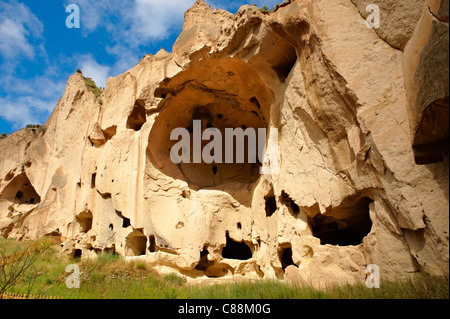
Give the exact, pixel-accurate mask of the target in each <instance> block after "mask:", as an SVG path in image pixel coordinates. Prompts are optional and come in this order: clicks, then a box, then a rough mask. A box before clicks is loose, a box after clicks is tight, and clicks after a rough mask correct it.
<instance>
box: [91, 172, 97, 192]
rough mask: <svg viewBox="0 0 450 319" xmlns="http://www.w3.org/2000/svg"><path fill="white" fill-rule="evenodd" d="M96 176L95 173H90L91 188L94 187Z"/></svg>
mask: <svg viewBox="0 0 450 319" xmlns="http://www.w3.org/2000/svg"><path fill="white" fill-rule="evenodd" d="M96 178H97V173H94V174H92V175H91V189H94V188H95V179H96Z"/></svg>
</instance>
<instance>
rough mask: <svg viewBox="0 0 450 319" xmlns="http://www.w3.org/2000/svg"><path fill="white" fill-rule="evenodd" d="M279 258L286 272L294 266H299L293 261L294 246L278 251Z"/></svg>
mask: <svg viewBox="0 0 450 319" xmlns="http://www.w3.org/2000/svg"><path fill="white" fill-rule="evenodd" d="M278 257H279V259H280V262H281V268H283V270H286V268H287V267H288V266H291V265H294V266H296V267H297V265H296V264H295V263H294V260H293V259H292V246H290V245H289V246H288V247H285V248H282V249H281V250H280V251H278Z"/></svg>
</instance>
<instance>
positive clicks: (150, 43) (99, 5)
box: [0, 0, 282, 134]
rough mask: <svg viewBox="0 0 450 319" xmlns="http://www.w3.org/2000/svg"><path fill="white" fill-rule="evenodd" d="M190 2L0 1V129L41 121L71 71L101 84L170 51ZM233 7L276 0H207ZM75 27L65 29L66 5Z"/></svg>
mask: <svg viewBox="0 0 450 319" xmlns="http://www.w3.org/2000/svg"><path fill="white" fill-rule="evenodd" d="M194 2H195V0H102V1H92V0H38V1H37V0H0V133H2V132H4V133H7V134H10V133H11V132H13V131H17V130H18V129H21V128H23V127H24V126H26V125H27V124H44V123H45V121H46V120H47V119H48V117H49V116H50V114H51V112H52V111H53V109H54V108H55V106H56V103H57V102H58V100H59V99H60V98H61V96H62V94H63V92H64V88H65V85H66V83H67V79H68V78H69V76H70V75H71V74H73V73H75V71H76V69H78V68H79V69H81V70H82V71H83V74H84V75H85V76H88V77H92V78H93V79H94V80H95V81H96V83H97V85H98V86H100V87H104V86H105V82H106V79H107V78H108V77H109V76H117V75H119V74H121V73H123V72H125V71H126V70H128V69H130V68H131V67H133V66H134V65H135V64H136V63H138V62H139V60H140V59H141V58H142V57H143V56H144V55H146V54H149V53H152V54H155V53H156V52H157V51H159V50H160V49H161V48H164V49H165V50H166V51H168V52H171V51H172V45H173V43H174V42H175V40H176V38H177V37H178V35H179V34H180V32H181V29H182V26H183V20H184V12H185V11H186V10H187V9H188V8H189V7H191V6H192V5H193V4H194ZM206 2H207V3H208V4H210V5H211V6H212V7H214V8H220V9H225V10H228V11H230V12H232V13H235V12H236V11H237V10H238V9H239V7H240V6H242V5H244V4H253V3H255V4H257V5H258V6H259V7H262V6H267V7H269V8H272V7H273V6H274V5H275V4H276V3H280V2H282V1H281V0H249V1H247V0H206ZM69 4H77V5H78V6H79V8H80V28H79V29H76V28H72V29H69V28H67V27H66V19H67V17H68V16H69V13H66V6H67V5H69Z"/></svg>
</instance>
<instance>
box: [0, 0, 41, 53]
mask: <svg viewBox="0 0 450 319" xmlns="http://www.w3.org/2000/svg"><path fill="white" fill-rule="evenodd" d="M43 31H44V27H43V25H42V23H41V22H40V21H39V19H38V18H37V17H36V16H35V15H34V14H33V13H32V12H31V10H30V9H29V8H28V7H26V6H25V5H23V4H21V3H18V2H17V1H16V0H12V1H10V2H3V1H0V54H1V55H2V56H3V58H5V59H13V58H14V59H17V58H18V57H20V56H21V55H24V56H25V57H27V58H30V59H32V58H34V56H35V49H34V46H33V44H35V43H36V42H37V41H40V40H42V39H41V37H42V33H43Z"/></svg>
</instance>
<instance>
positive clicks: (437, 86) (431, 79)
mask: <svg viewBox="0 0 450 319" xmlns="http://www.w3.org/2000/svg"><path fill="white" fill-rule="evenodd" d="M448 3H449V2H448V0H442V1H427V5H426V6H425V7H424V9H423V11H422V16H421V18H420V20H419V23H418V25H417V28H416V31H415V33H414V36H413V37H412V39H411V41H410V42H409V43H408V45H407V47H406V49H405V55H404V63H403V64H404V72H405V83H406V91H407V95H408V100H409V103H410V107H409V116H410V123H411V130H412V135H413V147H414V154H415V158H416V163H417V164H432V163H436V162H441V161H442V160H443V159H444V157H445V158H447V160H448V136H449V130H448V128H449V111H448V109H449V66H448V60H449V24H448ZM446 9H447V10H446Z"/></svg>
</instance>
